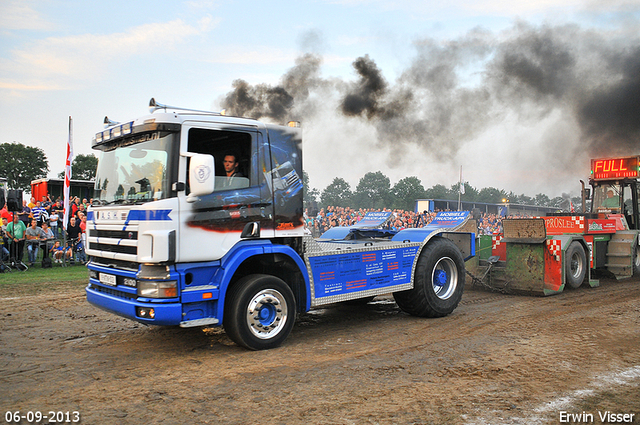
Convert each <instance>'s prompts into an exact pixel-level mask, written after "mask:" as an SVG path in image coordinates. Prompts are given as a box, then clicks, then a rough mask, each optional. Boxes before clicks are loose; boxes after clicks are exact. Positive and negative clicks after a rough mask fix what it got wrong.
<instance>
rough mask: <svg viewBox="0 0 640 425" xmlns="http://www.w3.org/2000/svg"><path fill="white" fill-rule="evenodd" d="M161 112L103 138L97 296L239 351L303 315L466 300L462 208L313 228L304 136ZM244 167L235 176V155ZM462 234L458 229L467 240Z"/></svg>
mask: <svg viewBox="0 0 640 425" xmlns="http://www.w3.org/2000/svg"><path fill="white" fill-rule="evenodd" d="M150 109H151V114H150V115H147V116H143V117H141V118H138V119H136V120H134V121H129V122H125V123H113V122H111V121H109V120H108V119H106V118H105V123H107V127H106V129H105V130H103V131H101V132H99V133H97V134H96V136H95V139H94V140H93V142H92V145H93V148H94V149H97V150H98V151H100V158H99V164H98V168H97V173H96V185H95V191H96V197H95V198H94V203H93V205H92V206H91V207H90V208H89V211H88V220H87V245H88V246H87V254H88V255H89V256H90V259H91V260H90V262H89V263H88V268H89V284H88V286H87V288H86V294H87V300H88V301H89V302H90V303H91V304H93V305H95V306H97V307H99V308H102V309H105V310H108V311H110V312H112V313H115V314H118V315H121V316H124V317H127V318H130V319H132V320H136V321H138V322H141V323H145V324H150V325H163V326H181V327H193V326H223V327H224V329H225V331H226V333H227V334H228V335H229V337H230V338H231V339H232V340H233V341H234V342H236V343H237V344H239V345H241V346H244V347H246V348H249V349H253V350H260V349H268V348H273V347H277V346H279V345H280V344H282V342H283V341H284V340H285V339H286V338H287V336H288V335H289V333H290V332H291V330H292V328H293V325H294V322H295V319H296V316H297V315H298V314H299V313H304V312H307V311H309V310H310V309H312V308H316V307H320V306H324V305H327V304H331V303H337V302H343V301H353V300H360V301H367V300H370V299H371V298H373V297H374V296H376V295H380V294H388V293H393V295H394V298H395V300H396V302H397V304H398V306H399V307H400V308H401V309H402V310H404V311H406V312H407V313H409V314H412V315H416V316H424V317H440V316H445V315H448V314H450V313H451V312H452V311H453V310H454V309H455V308H456V306H457V305H458V303H459V301H460V299H461V297H462V291H463V287H464V281H465V265H464V261H465V260H466V259H468V258H471V257H472V256H473V255H475V243H474V239H475V235H474V233H473V232H461V231H459V229H460V227H461V226H462V225H463V224H464V223H465V222H466V221H467V220H468V214H467V213H464V212H451V213H443V214H441V215H440V216H439V217H438V218H437V219H436V220H435V221H434V222H433V223H432V224H431V225H429V226H427V227H425V228H420V229H406V230H401V231H398V232H395V231H391V230H387V229H384V224H385V223H386V222H387V220H389V218H390V215H391V213H382V214H377V215H376V214H373V215H369V216H368V217H366V219H364V220H362V221H361V222H360V223H358V225H355V226H351V227H348V228H347V227H342V228H334V229H331V230H329V231H328V232H326V233H325V234H324V235H322V237H321V238H319V239H314V238H312V237H311V236H310V235H309V234H307V232H305V229H304V226H303V223H304V222H303V201H302V199H303V188H302V180H301V178H300V177H301V175H302V151H301V144H302V136H301V129H300V128H299V125H298V124H297V123H290V124H289V125H287V126H281V125H272V124H267V123H264V122H260V121H257V120H254V119H248V118H238V117H229V116H224V115H221V114H218V113H212V112H204V111H194V110H188V109H183V108H177V107H170V106H167V105H162V104H158V103H156V102H155V101H154V100H153V99H152V100H151V103H150ZM229 157H233V158H235V160H236V170H235V171H236V174H235V175H233V176H231V177H229V176H228V175H227V174H226V173H225V171H226V169H225V166H226V165H225V164H224V163H223V161H224V160H225V158H229ZM456 230H458V231H456Z"/></svg>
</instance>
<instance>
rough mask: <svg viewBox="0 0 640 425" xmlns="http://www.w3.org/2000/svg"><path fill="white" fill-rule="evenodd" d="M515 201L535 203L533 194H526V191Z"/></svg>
mask: <svg viewBox="0 0 640 425" xmlns="http://www.w3.org/2000/svg"><path fill="white" fill-rule="evenodd" d="M515 202H517V203H518V204H522V205H533V203H534V202H533V198H532V197H531V196H527V195H525V194H524V193H523V194H521V195H518V197H517V198H516V200H515Z"/></svg>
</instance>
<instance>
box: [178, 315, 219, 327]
mask: <svg viewBox="0 0 640 425" xmlns="http://www.w3.org/2000/svg"><path fill="white" fill-rule="evenodd" d="M219 322H220V321H219V320H218V319H214V318H211V317H205V318H204V319H196V320H187V321H186V322H180V327H181V328H193V327H196V326H206V325H216V324H218V323H219Z"/></svg>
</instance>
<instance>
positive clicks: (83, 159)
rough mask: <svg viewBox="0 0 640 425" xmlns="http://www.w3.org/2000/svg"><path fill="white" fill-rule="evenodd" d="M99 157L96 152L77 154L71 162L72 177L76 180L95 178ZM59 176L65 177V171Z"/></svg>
mask: <svg viewBox="0 0 640 425" xmlns="http://www.w3.org/2000/svg"><path fill="white" fill-rule="evenodd" d="M96 168H98V157H97V156H95V155H94V154H89V155H82V154H79V155H76V156H75V157H74V158H73V161H72V162H71V178H72V179H74V180H95V179H96ZM58 178H61V179H63V178H64V171H63V172H61V173H58Z"/></svg>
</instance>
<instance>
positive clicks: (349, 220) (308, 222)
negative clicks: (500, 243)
mask: <svg viewBox="0 0 640 425" xmlns="http://www.w3.org/2000/svg"><path fill="white" fill-rule="evenodd" d="M382 211H386V212H391V213H392V217H391V220H389V222H388V223H387V225H386V228H388V229H390V230H402V229H407V228H415V227H424V226H427V225H428V224H429V223H431V221H433V219H434V218H435V217H436V215H437V214H438V212H440V211H439V210H436V211H424V212H422V213H417V212H414V211H406V210H399V209H394V210H392V209H382V210H381V209H364V208H361V209H358V210H355V209H353V208H349V207H333V206H329V207H327V208H326V210H325V209H324V208H323V209H321V210H320V211H318V212H317V214H315V215H312V214H310V213H309V211H308V209H307V210H305V214H304V221H305V227H306V229H307V230H308V231H309V232H310V233H311V235H313V237H316V238H317V237H319V236H320V235H322V234H323V233H324V232H326V231H327V230H329V229H331V228H332V227H338V226H351V225H354V224H356V223H357V222H358V221H360V220H361V219H362V218H363V217H364V216H365V215H366V214H367V213H368V212H382ZM501 232H502V216H500V215H498V214H486V213H485V214H482V215H481V217H480V218H479V220H478V234H479V235H493V234H498V233H501Z"/></svg>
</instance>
